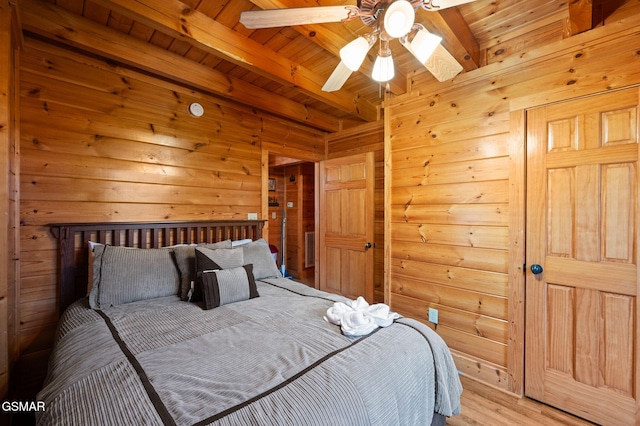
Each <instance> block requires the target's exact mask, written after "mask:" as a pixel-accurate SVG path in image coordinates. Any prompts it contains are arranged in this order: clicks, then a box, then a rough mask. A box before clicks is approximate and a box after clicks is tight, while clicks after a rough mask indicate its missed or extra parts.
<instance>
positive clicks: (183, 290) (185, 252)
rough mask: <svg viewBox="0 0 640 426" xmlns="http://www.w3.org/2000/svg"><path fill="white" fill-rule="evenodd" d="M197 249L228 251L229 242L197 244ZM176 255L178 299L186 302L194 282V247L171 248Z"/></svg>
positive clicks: (180, 246)
mask: <svg viewBox="0 0 640 426" xmlns="http://www.w3.org/2000/svg"><path fill="white" fill-rule="evenodd" d="M197 247H204V248H208V249H212V250H213V249H230V248H231V240H225V241H220V242H217V243H207V244H198V245H197ZM172 248H173V251H174V252H175V254H176V264H177V265H178V271H180V299H182V300H187V295H188V294H189V289H190V288H191V281H194V282H195V280H196V246H195V245H179V246H173V247H172Z"/></svg>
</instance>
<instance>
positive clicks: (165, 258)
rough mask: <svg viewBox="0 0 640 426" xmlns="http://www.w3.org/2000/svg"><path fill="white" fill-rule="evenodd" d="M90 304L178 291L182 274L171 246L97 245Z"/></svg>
mask: <svg viewBox="0 0 640 426" xmlns="http://www.w3.org/2000/svg"><path fill="white" fill-rule="evenodd" d="M94 254H95V256H96V258H95V261H94V264H93V268H94V270H93V286H92V287H91V291H90V292H89V306H91V307H92V308H93V309H104V308H108V307H109V306H116V305H121V304H124V303H131V302H136V301H138V300H145V299H154V298H156V297H165V296H171V295H177V294H178V290H179V288H180V275H179V273H178V268H177V267H176V264H175V259H174V253H173V250H171V249H135V248H128V247H113V246H107V245H101V246H97V247H95V249H94Z"/></svg>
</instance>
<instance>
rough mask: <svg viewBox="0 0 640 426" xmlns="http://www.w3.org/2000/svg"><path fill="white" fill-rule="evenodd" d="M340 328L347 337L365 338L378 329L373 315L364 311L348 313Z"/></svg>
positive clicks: (344, 316) (343, 318) (343, 317)
mask: <svg viewBox="0 0 640 426" xmlns="http://www.w3.org/2000/svg"><path fill="white" fill-rule="evenodd" d="M340 326H341V328H342V333H344V335H345V336H365V335H367V334H369V333H371V332H372V331H373V330H375V329H376V328H378V324H376V322H375V321H374V320H373V318H372V317H371V315H368V314H367V313H366V312H365V311H362V310H359V311H351V312H347V313H346V314H345V315H343V316H342V321H341V325H340Z"/></svg>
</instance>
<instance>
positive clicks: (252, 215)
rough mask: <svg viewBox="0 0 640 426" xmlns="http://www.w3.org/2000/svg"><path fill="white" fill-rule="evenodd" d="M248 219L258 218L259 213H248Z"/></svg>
mask: <svg viewBox="0 0 640 426" xmlns="http://www.w3.org/2000/svg"><path fill="white" fill-rule="evenodd" d="M247 220H258V213H247Z"/></svg>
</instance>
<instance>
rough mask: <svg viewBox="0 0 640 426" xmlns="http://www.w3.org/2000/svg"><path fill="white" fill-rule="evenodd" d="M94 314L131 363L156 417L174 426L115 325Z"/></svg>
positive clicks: (103, 314)
mask: <svg viewBox="0 0 640 426" xmlns="http://www.w3.org/2000/svg"><path fill="white" fill-rule="evenodd" d="M96 312H97V313H98V314H100V316H101V317H102V319H103V320H104V322H105V324H106V325H107V327H108V328H109V331H110V332H111V335H112V336H113V340H115V341H116V343H117V344H118V346H119V347H120V350H121V351H122V352H123V353H124V355H125V356H126V357H127V360H128V361H129V363H131V366H132V367H133V368H134V369H135V370H136V373H138V377H139V378H140V381H141V382H142V385H143V386H144V389H145V390H146V391H147V395H148V396H149V399H150V400H151V403H152V404H153V407H154V408H155V409H156V411H157V413H158V415H159V416H160V418H161V419H162V423H163V424H165V425H171V426H175V424H176V422H175V421H174V420H173V417H172V416H171V414H170V413H169V410H167V407H166V406H165V405H164V403H163V402H162V399H160V395H158V392H156V389H155V388H154V387H153V385H152V384H151V381H150V380H149V377H148V376H147V373H146V372H145V371H144V368H142V365H140V363H139V362H138V360H137V359H136V357H135V355H133V353H131V351H130V350H129V348H128V347H127V344H126V343H125V342H124V341H123V340H122V338H121V337H120V334H119V333H118V330H116V327H115V325H113V323H112V322H111V318H109V316H108V315H107V314H105V313H104V312H102V311H100V310H96Z"/></svg>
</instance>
